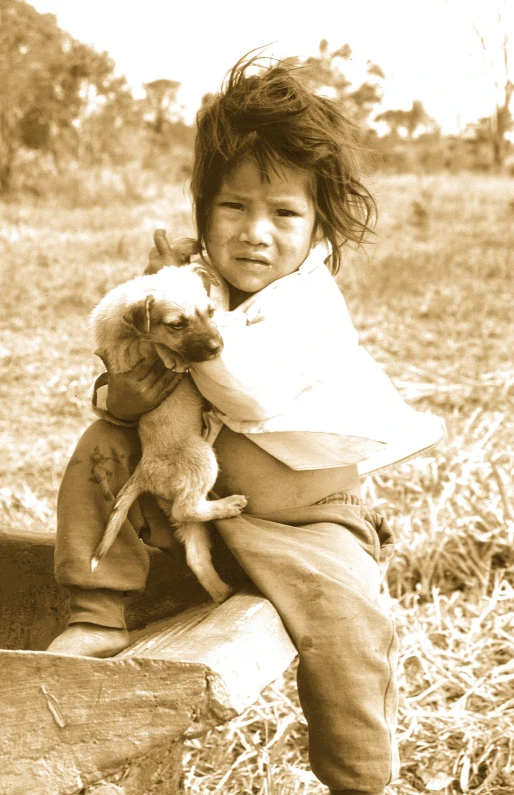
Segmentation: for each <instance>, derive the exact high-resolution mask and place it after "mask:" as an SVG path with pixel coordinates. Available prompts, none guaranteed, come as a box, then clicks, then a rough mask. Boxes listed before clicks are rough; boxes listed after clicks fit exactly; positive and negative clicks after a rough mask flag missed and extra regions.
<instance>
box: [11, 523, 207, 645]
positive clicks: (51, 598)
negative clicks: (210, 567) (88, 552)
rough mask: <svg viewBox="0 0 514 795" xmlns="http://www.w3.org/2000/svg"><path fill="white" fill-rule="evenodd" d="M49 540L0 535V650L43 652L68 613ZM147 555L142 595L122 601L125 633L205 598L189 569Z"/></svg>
mask: <svg viewBox="0 0 514 795" xmlns="http://www.w3.org/2000/svg"><path fill="white" fill-rule="evenodd" d="M53 544H54V537H53V536H52V535H51V534H47V535H46V536H45V535H43V534H37V535H30V534H7V533H5V532H3V533H2V532H0V570H1V571H2V577H1V578H0V648H2V649H31V650H34V651H39V650H43V649H46V648H47V646H48V645H49V643H50V641H51V640H52V639H53V638H54V637H55V636H56V635H57V634H58V633H59V632H60V631H61V630H62V629H63V628H64V626H65V625H66V621H67V618H68V613H69V603H68V595H67V591H66V589H65V588H61V587H60V586H59V585H57V583H56V582H55V578H54V574H53ZM149 551H150V574H149V577H148V584H147V587H146V589H145V591H144V592H143V593H142V594H134V595H133V596H130V597H129V598H127V604H126V617H127V624H128V626H129V629H132V628H137V627H141V626H145V625H146V624H148V623H149V622H152V621H158V620H160V619H163V618H165V617H168V616H171V615H174V614H176V613H177V612H180V611H181V610H184V609H186V608H187V607H190V606H191V605H194V604H199V603H201V602H204V601H206V600H207V599H208V596H207V594H206V593H205V591H204V590H203V588H202V587H201V586H200V584H199V583H198V582H197V581H196V579H195V577H194V576H193V575H192V573H191V572H190V571H189V569H188V568H187V567H186V566H185V565H184V564H183V563H182V562H181V561H176V560H174V559H173V558H171V557H170V556H169V555H167V554H165V553H163V552H160V551H158V550H149Z"/></svg>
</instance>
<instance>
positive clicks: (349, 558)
mask: <svg viewBox="0 0 514 795" xmlns="http://www.w3.org/2000/svg"><path fill="white" fill-rule="evenodd" d="M247 67H248V64H245V63H240V64H238V65H236V67H234V69H233V71H232V73H231V75H230V78H229V80H228V82H227V85H226V86H225V88H224V91H223V92H222V93H221V94H220V95H218V96H217V97H216V98H215V99H214V101H213V103H212V104H211V105H210V106H208V107H207V108H205V109H203V110H202V112H201V113H200V114H199V119H198V133H197V140H196V148H195V160H194V169H193V178H192V186H191V188H192V195H193V201H194V207H195V212H196V225H197V233H198V240H199V242H200V244H201V245H202V247H203V249H204V250H205V252H206V256H207V257H208V258H209V260H210V262H211V263H212V265H213V266H214V267H216V268H217V270H218V271H219V272H220V274H221V275H222V276H223V277H224V278H225V279H226V280H227V282H228V284H229V288H230V300H231V304H230V309H231V311H230V312H228V313H226V315H225V316H224V320H223V324H222V328H221V331H222V335H223V339H224V343H225V345H224V350H223V353H222V355H221V356H220V357H218V358H217V359H213V360H212V361H210V362H204V363H202V364H198V365H195V366H194V367H193V368H192V371H191V372H192V377H193V379H194V381H195V382H196V384H197V386H198V388H199V389H200V391H201V392H202V394H203V395H204V397H205V398H206V399H207V400H208V401H209V403H210V404H211V405H212V410H211V411H210V413H209V415H208V433H209V438H210V439H212V440H213V444H214V448H215V450H216V452H217V457H218V461H219V463H220V475H219V478H218V482H217V484H216V492H217V494H219V495H220V496H224V495H225V494H230V493H241V494H245V495H247V497H248V507H247V510H246V512H245V513H244V514H243V515H242V516H241V517H238V518H235V519H228V520H223V521H219V522H217V523H216V528H217V530H218V531H219V533H220V534H221V536H222V537H223V539H224V542H225V543H226V545H227V546H228V547H229V549H230V550H231V552H232V553H233V555H234V557H235V558H236V559H237V561H238V562H239V563H240V564H241V566H242V567H243V569H244V570H245V571H246V573H247V574H248V575H249V577H250V578H251V580H252V581H253V582H254V583H255V585H256V586H257V587H258V588H259V589H260V590H261V591H262V592H263V593H264V594H265V595H266V596H267V597H268V598H269V599H270V600H271V601H272V602H273V603H274V604H275V606H276V608H277V610H278V611H279V613H280V615H281V616H282V619H283V621H284V623H285V625H286V627H287V629H288V631H289V632H290V634H291V637H292V638H293V640H294V642H295V644H296V646H297V648H298V651H299V655H300V662H299V667H298V690H299V696H300V700H301V703H302V707H303V710H304V712H305V716H306V719H307V722H308V724H309V754H310V760H311V765H312V768H313V771H314V773H315V774H316V775H317V776H318V777H319V779H320V780H321V781H322V782H323V783H325V784H326V785H327V786H328V787H329V788H330V792H332V793H339V794H341V793H346V795H351V793H363V794H364V793H368V794H369V795H380V793H383V791H384V787H385V786H386V784H387V783H388V782H390V781H391V780H392V779H393V778H394V777H395V775H396V771H397V753H396V745H395V740H394V733H395V720H396V685H395V666H396V645H397V641H396V635H395V631H394V625H393V622H392V620H391V618H390V617H389V616H387V615H386V614H385V613H384V612H383V610H382V608H381V607H380V605H379V603H378V596H379V590H380V582H381V577H382V576H383V574H384V570H385V565H386V563H387V559H388V557H389V555H390V552H391V550H392V543H393V539H392V535H391V532H390V530H389V529H388V527H387V525H386V523H385V521H384V519H383V518H382V517H380V516H378V515H377V514H376V513H374V512H372V511H369V510H367V509H366V507H365V506H364V505H363V504H362V502H361V500H360V498H359V493H360V485H359V484H360V481H359V471H358V468H357V464H358V463H359V464H360V466H361V468H362V469H363V470H366V471H371V470H372V469H374V468H376V467H378V466H383V465H386V464H389V463H391V462H394V461H395V460H396V461H397V460H399V459H401V458H402V459H403V458H406V457H408V456H411V455H414V454H416V453H417V452H419V451H420V450H422V449H425V448H427V447H429V446H431V445H433V444H435V443H437V442H438V441H439V439H440V438H441V436H442V427H441V423H440V422H439V421H438V420H437V419H436V418H433V417H430V416H427V415H421V414H418V413H417V412H415V411H414V410H412V409H411V408H409V407H408V406H406V404H405V403H404V402H403V401H402V400H401V398H400V396H399V395H398V393H397V392H396V390H395V389H394V387H393V386H392V384H391V382H390V381H389V380H388V379H387V377H386V376H385V374H384V373H383V372H382V370H381V369H380V368H379V366H378V365H377V364H376V363H375V362H374V360H373V359H372V358H371V357H370V356H369V355H368V354H367V353H366V352H365V351H364V350H363V349H362V348H360V346H359V344H358V339H357V335H356V332H355V330H354V328H353V325H352V323H351V321H350V318H349V316H348V313H347V310H346V306H345V303H344V299H343V297H342V295H341V293H340V291H339V289H338V287H337V285H336V282H335V281H334V279H333V277H332V276H331V274H330V270H331V271H332V272H333V273H335V272H337V269H338V267H339V264H340V257H341V253H340V248H341V246H342V245H343V244H344V243H345V242H346V241H348V240H352V241H356V242H359V241H360V240H361V239H362V238H363V236H364V234H365V232H366V231H367V229H368V227H369V223H370V218H371V216H372V212H373V207H374V205H373V200H372V198H371V196H370V195H369V193H368V192H367V191H366V189H365V188H364V187H363V186H362V185H361V184H360V182H359V180H358V175H357V168H356V164H355V162H354V158H353V154H352V152H353V148H352V140H353V132H352V128H351V125H350V124H349V123H348V122H347V121H346V120H345V119H344V118H343V117H342V116H341V115H340V113H339V112H338V110H337V109H336V108H335V106H334V105H333V104H332V103H331V102H330V101H329V100H327V99H325V98H322V97H318V96H316V95H314V94H312V93H311V92H309V91H308V90H307V89H306V88H305V87H303V86H302V84H301V82H300V80H299V78H298V76H297V73H296V72H295V71H294V70H291V69H290V68H286V67H285V66H283V65H280V64H278V65H275V66H273V67H271V68H269V69H266V70H261V72H259V73H258V74H254V75H252V74H250V73H249V70H248V68H247ZM164 261H165V260H164V259H163V262H164ZM325 261H326V262H327V263H328V267H327V265H326V264H325ZM329 269H330V270H329ZM177 378H178V376H176V375H174V374H172V373H170V372H169V371H164V369H163V366H162V365H161V364H159V363H158V362H157V361H154V360H145V361H142V362H140V363H139V364H138V365H137V366H136V367H135V368H134V370H133V371H132V372H131V373H128V374H124V375H122V376H114V375H108V391H107V404H106V405H107V406H108V408H109V411H107V410H102V409H101V408H98V409H97V410H98V411H99V412H100V413H101V414H102V415H103V416H104V418H105V419H107V420H108V421H107V422H106V421H105V419H104V420H100V421H99V422H97V423H95V424H94V425H93V426H91V428H89V429H88V430H87V431H86V433H85V434H84V436H83V437H82V439H81V440H80V442H79V444H78V447H77V450H76V451H75V453H74V455H73V457H72V459H71V461H70V464H69V466H68V468H67V470H66V473H65V476H64V479H63V483H62V486H61V490H60V494H59V506H58V535H57V546H56V577H57V580H58V581H59V582H60V583H61V584H63V585H66V586H68V588H69V590H70V601H71V619H70V624H69V626H68V628H67V629H66V630H65V631H64V633H63V634H62V635H61V636H59V637H58V638H56V640H55V641H54V642H53V643H52V644H51V646H50V651H56V652H60V653H71V654H87V655H92V656H109V655H112V654H115V653H117V652H118V651H120V650H121V649H123V648H125V646H126V645H128V633H127V631H126V629H125V624H124V619H123V595H124V594H125V593H126V592H129V591H138V590H141V589H142V588H144V586H145V582H146V577H147V572H148V556H147V553H146V551H145V547H144V546H143V545H142V544H141V543H140V539H139V535H140V534H141V530H142V529H145V540H147V541H149V543H153V544H154V545H156V546H162V543H159V542H158V541H157V540H155V539H157V536H158V535H160V537H161V538H162V533H163V532H167V528H166V526H165V523H164V520H163V517H162V514H160V512H159V511H158V509H157V507H156V504H155V501H154V500H153V498H152V497H150V496H149V495H144V497H143V498H141V500H140V501H139V503H136V504H135V505H134V506H133V508H132V510H131V513H130V515H129V519H130V521H129V522H126V523H125V525H124V527H123V529H122V531H121V533H120V535H119V537H118V539H117V540H116V542H115V544H114V546H113V547H112V549H111V551H110V553H109V554H108V556H107V557H106V558H105V559H104V560H103V561H102V562H101V564H100V565H99V567H98V569H97V570H96V571H95V573H94V574H92V573H91V571H90V560H91V556H92V554H93V550H94V549H95V547H96V545H97V543H98V540H99V538H100V536H101V535H102V532H103V529H104V527H105V524H106V522H107V518H108V516H109V514H110V511H111V509H112V499H110V498H111V497H112V494H116V493H117V491H118V490H119V489H120V488H121V486H122V485H123V483H124V482H125V481H126V480H127V478H128V477H129V474H130V472H131V469H132V468H133V466H134V464H135V462H136V461H137V460H138V457H139V455H140V448H139V442H138V438H137V431H136V429H135V421H137V417H138V416H140V415H141V414H142V413H143V412H144V411H148V410H150V409H151V408H153V407H154V406H155V405H158V403H159V402H160V401H161V400H162V399H163V398H164V396H165V395H166V394H167V393H168V392H169V391H170V390H172V389H173V388H174V386H175V385H176V382H177ZM105 380H106V379H105V378H103V379H102V381H101V384H104V383H105ZM102 389H105V388H104V387H102ZM102 389H99V390H98V394H97V398H96V401H97V404H98V405H100V403H101V398H100V393H101V392H102Z"/></svg>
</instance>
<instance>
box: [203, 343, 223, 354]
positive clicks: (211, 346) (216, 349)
mask: <svg viewBox="0 0 514 795" xmlns="http://www.w3.org/2000/svg"><path fill="white" fill-rule="evenodd" d="M205 347H206V348H207V351H208V352H209V353H210V354H212V356H217V355H218V353H221V349H222V347H223V346H222V345H221V344H220V343H219V342H216V340H207V342H206V344H205Z"/></svg>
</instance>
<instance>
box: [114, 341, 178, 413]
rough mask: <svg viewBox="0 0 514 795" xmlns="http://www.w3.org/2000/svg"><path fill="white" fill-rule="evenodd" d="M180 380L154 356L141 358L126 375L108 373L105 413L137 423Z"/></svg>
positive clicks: (176, 374) (160, 401)
mask: <svg viewBox="0 0 514 795" xmlns="http://www.w3.org/2000/svg"><path fill="white" fill-rule="evenodd" d="M181 378H182V373H175V372H174V371H173V370H167V369H166V367H165V366H164V364H163V362H162V361H161V359H159V357H157V356H150V357H148V358H146V359H141V361H139V362H138V363H137V364H136V366H135V367H133V368H132V370H130V371H129V372H128V373H109V387H108V390H107V410H108V411H109V413H110V414H112V415H113V417H116V418H117V419H119V420H127V421H129V422H130V421H133V420H137V419H139V417H140V416H141V415H142V414H146V412H147V411H151V410H152V409H154V408H156V406H158V405H159V404H160V403H162V401H163V400H164V398H165V397H167V396H168V395H170V394H171V393H172V392H173V390H174V389H175V387H176V386H177V385H178V384H179V382H180V380H181Z"/></svg>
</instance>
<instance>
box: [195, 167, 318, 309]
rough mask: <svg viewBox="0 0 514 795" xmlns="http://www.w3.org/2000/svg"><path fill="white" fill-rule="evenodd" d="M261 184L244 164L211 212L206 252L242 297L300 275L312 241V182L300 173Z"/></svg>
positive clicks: (273, 176)
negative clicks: (281, 280)
mask: <svg viewBox="0 0 514 795" xmlns="http://www.w3.org/2000/svg"><path fill="white" fill-rule="evenodd" d="M268 175H269V182H268V181H267V180H266V179H263V177H262V174H261V172H260V171H259V169H258V167H257V166H256V165H255V163H252V162H251V161H244V162H242V163H240V164H239V165H237V166H235V167H234V168H233V169H232V171H231V172H229V173H228V174H227V175H226V176H225V178H224V179H223V181H222V184H221V187H220V190H219V192H218V194H217V196H216V197H215V199H214V201H213V205H212V209H211V211H210V213H209V218H208V221H207V230H206V232H207V233H206V242H205V245H206V248H207V253H208V254H209V258H210V260H211V262H212V263H213V265H215V266H216V267H217V269H218V270H219V272H220V274H221V275H222V276H223V277H224V278H225V279H226V280H227V281H228V282H229V284H231V285H232V286H233V287H235V288H236V289H237V290H238V291H242V292H244V293H255V292H257V291H258V290H262V288H263V287H266V286H267V285H268V284H271V282H274V281H275V279H280V278H281V277H282V276H287V275H288V274H290V273H293V272H294V271H295V270H297V269H298V268H299V267H300V265H301V264H302V262H303V261H304V259H305V258H306V257H307V255H308V253H309V251H310V249H311V247H312V244H313V238H314V228H315V224H316V212H315V207H314V201H313V199H312V197H311V190H310V187H311V185H310V179H309V177H308V175H307V174H305V172H303V171H300V170H299V169H294V168H288V167H280V169H278V173H275V171H273V170H271V169H270V170H269V172H268Z"/></svg>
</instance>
